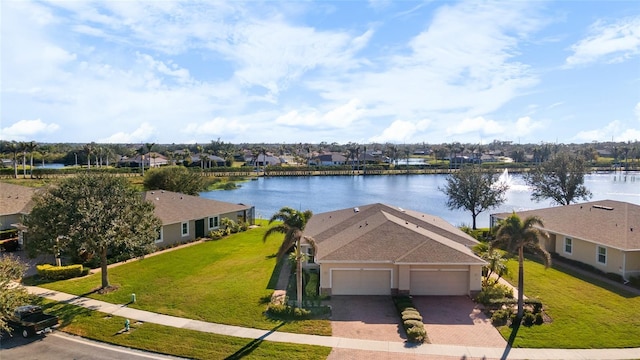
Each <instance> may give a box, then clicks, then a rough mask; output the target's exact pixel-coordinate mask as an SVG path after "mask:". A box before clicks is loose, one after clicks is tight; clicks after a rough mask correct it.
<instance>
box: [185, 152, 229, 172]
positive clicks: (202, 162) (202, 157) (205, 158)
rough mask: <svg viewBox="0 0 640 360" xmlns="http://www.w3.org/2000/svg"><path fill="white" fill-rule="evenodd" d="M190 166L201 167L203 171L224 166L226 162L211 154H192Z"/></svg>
mask: <svg viewBox="0 0 640 360" xmlns="http://www.w3.org/2000/svg"><path fill="white" fill-rule="evenodd" d="M191 166H197V167H202V168H205V169H208V168H211V167H217V166H226V161H225V160H224V159H223V158H221V157H219V156H216V155H211V154H193V155H191Z"/></svg>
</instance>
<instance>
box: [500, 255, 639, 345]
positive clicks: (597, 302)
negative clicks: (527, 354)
mask: <svg viewBox="0 0 640 360" xmlns="http://www.w3.org/2000/svg"><path fill="white" fill-rule="evenodd" d="M508 266H509V271H510V273H511V275H510V277H508V278H507V279H508V280H509V281H510V282H511V283H512V284H517V277H518V263H517V261H509V264H508ZM524 267H525V279H524V293H525V295H526V296H528V297H533V298H538V299H540V300H542V303H543V304H544V308H545V312H546V313H547V314H548V315H549V316H550V317H551V319H552V322H551V323H546V324H543V325H539V326H537V325H536V326H532V327H526V326H520V327H519V329H518V330H517V335H516V336H515V341H514V343H513V346H514V347H528V348H568V349H571V348H624V347H640V317H638V309H640V296H637V295H635V294H633V293H631V292H627V291H623V290H619V289H617V288H614V287H612V286H611V285H609V284H607V283H605V282H603V281H598V280H597V279H594V278H590V277H585V276H584V275H581V274H578V273H574V272H571V271H567V270H557V269H554V268H549V269H546V270H545V268H544V266H543V265H541V264H539V263H537V262H535V261H531V260H526V261H525V264H524ZM512 331H513V330H512V329H511V328H509V327H506V326H504V327H502V328H500V332H501V333H502V335H503V336H504V337H505V339H508V338H509V337H510V336H512Z"/></svg>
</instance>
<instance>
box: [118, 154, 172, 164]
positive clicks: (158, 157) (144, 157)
mask: <svg viewBox="0 0 640 360" xmlns="http://www.w3.org/2000/svg"><path fill="white" fill-rule="evenodd" d="M143 162H144V166H145V167H160V166H164V165H169V159H167V158H166V157H165V156H164V155H162V154H160V153H157V152H150V153H147V154H138V155H136V156H134V157H132V158H129V157H122V158H120V160H119V161H118V165H119V166H127V167H137V166H140V164H142V163H143Z"/></svg>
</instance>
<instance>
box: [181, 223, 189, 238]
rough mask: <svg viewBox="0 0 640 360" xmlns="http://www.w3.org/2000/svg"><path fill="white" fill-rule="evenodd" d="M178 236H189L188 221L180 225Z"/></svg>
mask: <svg viewBox="0 0 640 360" xmlns="http://www.w3.org/2000/svg"><path fill="white" fill-rule="evenodd" d="M185 224H186V225H187V232H186V233H185V232H184V225H185ZM180 234H181V235H182V237H185V236H189V222H188V221H187V222H182V223H180Z"/></svg>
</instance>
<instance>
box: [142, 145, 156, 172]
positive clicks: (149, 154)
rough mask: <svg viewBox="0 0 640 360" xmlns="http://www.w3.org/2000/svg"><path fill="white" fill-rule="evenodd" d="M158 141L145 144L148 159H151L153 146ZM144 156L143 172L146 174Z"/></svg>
mask: <svg viewBox="0 0 640 360" xmlns="http://www.w3.org/2000/svg"><path fill="white" fill-rule="evenodd" d="M155 145H156V143H146V144H144V146H145V147H146V148H147V160H150V159H151V151H153V147H154V146H155ZM144 160H145V159H144V156H142V174H143V175H144ZM149 167H151V161H149Z"/></svg>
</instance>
